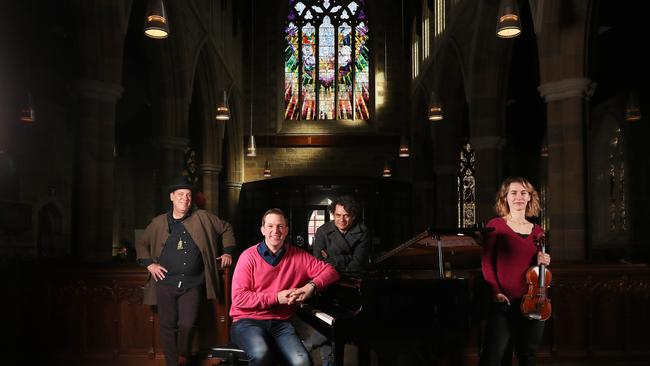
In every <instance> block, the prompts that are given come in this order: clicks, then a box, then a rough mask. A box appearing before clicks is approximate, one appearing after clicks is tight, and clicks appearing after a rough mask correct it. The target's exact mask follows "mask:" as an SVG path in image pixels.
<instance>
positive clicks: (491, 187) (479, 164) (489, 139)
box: [470, 136, 505, 223]
mask: <svg viewBox="0 0 650 366" xmlns="http://www.w3.org/2000/svg"><path fill="white" fill-rule="evenodd" d="M470 144H471V145H472V148H473V149H474V154H475V157H476V163H474V167H475V169H476V180H477V184H476V222H484V223H487V221H488V220H490V219H491V218H492V217H494V216H496V212H494V200H495V195H496V193H497V190H498V189H499V187H500V184H501V182H500V177H501V169H502V164H501V156H502V149H503V145H504V144H505V139H504V138H503V137H501V136H476V137H472V138H471V139H470Z"/></svg>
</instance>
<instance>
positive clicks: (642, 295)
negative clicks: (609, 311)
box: [625, 275, 650, 357]
mask: <svg viewBox="0 0 650 366" xmlns="http://www.w3.org/2000/svg"><path fill="white" fill-rule="evenodd" d="M626 294H627V296H626V302H625V317H626V319H625V324H626V333H625V344H626V348H625V353H626V354H629V355H631V356H645V357H648V355H649V354H650V347H648V345H650V331H649V330H648V329H649V328H648V326H649V325H650V311H649V310H648V309H650V277H649V276H647V275H637V276H633V277H632V278H630V280H629V282H628V284H627V288H626Z"/></svg>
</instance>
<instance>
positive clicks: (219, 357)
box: [208, 347, 248, 366]
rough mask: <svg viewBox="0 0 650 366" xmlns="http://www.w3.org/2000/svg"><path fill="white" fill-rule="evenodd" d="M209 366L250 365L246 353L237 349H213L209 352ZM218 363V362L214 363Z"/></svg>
mask: <svg viewBox="0 0 650 366" xmlns="http://www.w3.org/2000/svg"><path fill="white" fill-rule="evenodd" d="M208 360H210V361H209V365H211V366H213V365H219V366H244V365H248V356H247V355H246V352H244V351H243V350H242V349H239V348H237V347H212V348H211V349H210V351H209V352H208ZM214 361H216V362H214Z"/></svg>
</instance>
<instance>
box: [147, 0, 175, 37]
mask: <svg viewBox="0 0 650 366" xmlns="http://www.w3.org/2000/svg"><path fill="white" fill-rule="evenodd" d="M144 34H145V35H146V36H147V37H149V38H154V39H164V38H167V37H168V36H169V22H168V19H167V11H166V10H165V3H164V2H163V0H149V5H148V6H147V14H146V16H145V21H144Z"/></svg>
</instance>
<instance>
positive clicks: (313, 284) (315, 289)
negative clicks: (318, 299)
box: [307, 280, 318, 292]
mask: <svg viewBox="0 0 650 366" xmlns="http://www.w3.org/2000/svg"><path fill="white" fill-rule="evenodd" d="M307 284H309V285H312V287H314V292H317V290H318V287H316V284H315V283H314V281H312V280H309V282H307Z"/></svg>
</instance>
